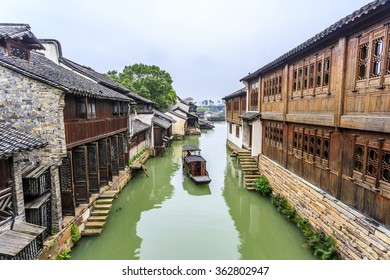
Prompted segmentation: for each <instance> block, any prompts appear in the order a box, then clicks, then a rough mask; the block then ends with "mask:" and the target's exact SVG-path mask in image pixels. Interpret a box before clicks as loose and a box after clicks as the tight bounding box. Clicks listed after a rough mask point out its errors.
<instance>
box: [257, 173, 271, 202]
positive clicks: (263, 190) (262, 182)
mask: <svg viewBox="0 0 390 280" xmlns="http://www.w3.org/2000/svg"><path fill="white" fill-rule="evenodd" d="M253 184H254V186H255V189H256V191H257V192H258V193H259V194H260V195H262V196H265V197H269V196H270V195H271V193H272V188H271V185H270V184H269V181H268V179H267V178H266V177H265V176H264V175H261V176H260V177H259V178H257V179H256V180H255V181H254V182H253Z"/></svg>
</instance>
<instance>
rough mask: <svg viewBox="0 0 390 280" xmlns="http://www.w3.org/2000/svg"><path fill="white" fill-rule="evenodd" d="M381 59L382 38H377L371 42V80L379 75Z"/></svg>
mask: <svg viewBox="0 0 390 280" xmlns="http://www.w3.org/2000/svg"><path fill="white" fill-rule="evenodd" d="M382 59H383V37H381V38H377V39H375V40H373V42H372V56H371V75H370V76H371V78H374V77H378V76H380V75H381V68H382Z"/></svg>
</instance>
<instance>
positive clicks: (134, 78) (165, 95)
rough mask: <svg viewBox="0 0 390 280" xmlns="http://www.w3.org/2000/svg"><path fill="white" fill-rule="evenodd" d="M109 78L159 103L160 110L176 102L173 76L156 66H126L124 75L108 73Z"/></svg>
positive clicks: (115, 72) (114, 72)
mask: <svg viewBox="0 0 390 280" xmlns="http://www.w3.org/2000/svg"><path fill="white" fill-rule="evenodd" d="M106 76H107V77H109V78H110V79H112V80H113V81H115V82H118V83H120V84H121V85H122V86H124V87H126V88H128V89H130V90H131V91H133V92H136V93H138V94H139V95H141V96H143V97H145V98H147V99H150V100H152V101H154V102H156V103H157V106H156V107H157V108H158V109H162V110H164V109H167V108H168V107H169V106H170V105H171V104H174V103H175V102H176V92H175V90H174V89H173V87H172V83H173V80H172V77H171V75H170V74H169V73H168V72H166V71H164V70H162V69H160V68H159V67H158V66H156V65H145V64H142V63H137V64H133V65H130V66H125V68H124V69H123V72H122V73H118V72H117V71H115V70H112V71H108V72H107V74H106Z"/></svg>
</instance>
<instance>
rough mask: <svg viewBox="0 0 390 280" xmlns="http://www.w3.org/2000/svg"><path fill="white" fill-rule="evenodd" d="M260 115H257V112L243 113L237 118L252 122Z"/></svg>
mask: <svg viewBox="0 0 390 280" xmlns="http://www.w3.org/2000/svg"><path fill="white" fill-rule="evenodd" d="M260 115H261V114H260V113H257V112H245V113H243V114H241V115H239V116H238V117H239V118H242V119H244V120H249V121H251V120H254V119H255V118H257V117H259V116H260Z"/></svg>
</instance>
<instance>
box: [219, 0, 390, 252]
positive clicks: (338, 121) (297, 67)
mask: <svg viewBox="0 0 390 280" xmlns="http://www.w3.org/2000/svg"><path fill="white" fill-rule="evenodd" d="M389 23H390V1H385V0H378V1H374V2H372V3H369V4H368V5H366V6H364V7H362V8H361V9H359V10H357V11H355V12H354V13H352V14H351V15H348V16H346V17H344V18H343V19H341V20H340V21H338V22H336V23H335V24H333V25H331V26H330V27H329V28H327V29H325V30H324V31H322V32H320V33H318V34H317V35H315V36H314V37H312V38H310V39H309V40H307V41H306V42H304V43H302V44H301V45H299V46H298V47H296V48H294V49H292V50H291V51H289V52H287V53H285V54H284V55H282V56H280V57H279V58H277V59H275V60H274V61H272V62H270V63H268V64H267V65H265V66H263V67H261V68H260V69H258V70H256V71H255V72H253V73H252V74H249V75H247V76H246V77H244V78H242V80H241V81H242V82H244V83H245V85H246V87H247V89H248V94H247V99H248V100H247V103H248V111H250V112H254V113H258V114H259V116H260V119H261V126H260V127H259V128H258V129H253V131H252V133H253V134H256V135H260V136H261V138H260V139H261V140H260V143H259V144H260V145H261V152H260V153H257V154H259V157H258V159H259V168H260V170H261V171H263V173H265V174H267V175H269V177H270V178H271V181H272V182H274V183H276V182H278V183H279V187H280V185H283V186H282V187H280V190H281V191H283V187H284V186H285V185H288V184H290V185H291V186H290V187H286V189H287V188H289V191H288V192H287V191H286V193H289V194H288V196H289V197H291V198H292V199H294V200H300V201H301V202H302V197H299V195H297V194H295V192H300V190H299V191H298V189H294V185H295V186H296V185H297V183H295V182H296V181H295V182H294V181H289V182H288V180H287V179H284V183H282V182H283V180H281V179H280V178H277V177H280V176H284V175H286V174H290V173H291V174H294V175H297V176H298V177H299V178H300V179H301V180H302V181H303V182H309V183H311V184H313V185H314V186H316V187H318V188H319V189H320V190H321V191H320V193H322V192H324V194H326V196H327V195H330V197H331V198H332V199H336V201H340V203H341V204H342V205H347V206H348V207H350V208H349V209H350V211H351V212H353V211H355V210H357V212H356V213H362V214H363V215H364V216H362V217H365V218H362V217H360V216H359V215H358V214H356V216H359V217H360V218H359V219H361V220H364V221H366V223H367V224H369V225H370V226H372V227H370V230H369V231H372V232H371V233H370V234H375V235H378V236H379V235H381V234H383V236H384V238H382V239H381V241H384V244H390V235H389V232H388V231H387V230H386V229H385V228H386V227H387V228H389V227H390V24H389ZM226 100H227V101H229V98H228V99H226ZM231 103H232V101H230V102H227V105H226V106H227V113H228V114H232V109H231V108H230V107H229V106H231V105H230V104H231ZM237 106H239V105H237ZM237 111H238V110H236V119H235V120H234V121H235V122H237V115H238V112H237ZM257 154H256V155H257ZM276 169H277V170H279V172H284V175H283V174H282V175H281V174H279V175H277V174H275V170H276ZM271 170H272V171H271ZM289 172H290V173H289ZM287 177H288V176H287V175H286V178H287ZM309 185H310V184H306V186H309ZM275 186H276V185H275ZM279 187H277V188H279ZM321 196H322V195H321ZM325 200H326V199H325ZM326 201H327V200H326ZM302 203H303V202H302ZM313 203H318V204H320V203H324V204H323V205H325V206H324V207H325V208H324V210H323V213H322V212H321V211H318V212H319V213H322V215H319V217H320V218H319V219H317V220H316V219H315V218H313V217H311V218H312V220H313V221H316V222H317V225H318V226H319V227H322V228H323V229H325V230H326V231H327V232H329V233H330V234H332V235H335V236H336V237H337V238H338V241H339V242H340V244H341V243H342V242H344V244H343V246H346V244H347V243H348V242H349V241H345V239H343V238H345V237H344V236H343V234H339V232H338V231H336V229H339V228H338V226H337V223H339V224H340V223H342V222H340V221H339V222H336V221H332V222H329V224H328V222H327V220H326V217H325V216H326V213H328V212H327V211H328V210H326V208H327V207H329V208H333V209H332V210H334V209H337V207H336V208H335V206H334V204H333V206H331V204H330V203H329V204H326V203H325V202H324V201H322V202H318V201H317V202H313ZM303 204H304V203H303ZM341 204H340V205H341ZM307 207H310V206H307ZM329 208H328V209H329ZM317 210H318V209H317ZM317 210H313V211H312V214H313V212H314V211H317ZM304 211H307V212H310V211H308V210H307V209H306V210H303V212H304ZM307 212H306V214H307ZM317 214H318V213H317ZM328 215H329V213H328ZM307 216H310V215H309V214H307ZM352 216H353V215H351V217H352ZM324 217H325V218H324ZM339 217H340V216H339ZM341 217H343V216H342V215H341ZM353 217H355V216H353ZM335 219H336V218H335ZM351 219H352V218H351ZM353 219H355V218H353ZM356 219H358V218H356ZM349 221H350V219H345V221H344V222H345V224H348V223H349ZM367 221H370V222H367ZM330 224H332V225H330ZM345 224H343V225H339V227H340V228H343V227H345ZM379 224H381V226H382V227H383V226H384V228H380V227H375V226H374V225H379ZM367 227H368V226H367ZM340 231H341V229H340ZM362 232H364V230H362ZM377 232H378V234H377ZM354 234H355V235H356V231H355V233H354ZM359 234H360V233H359ZM370 234H368V233H367V232H366V233H365V234H363V233H362V235H370ZM339 235H340V236H339ZM345 235H346V236H348V234H347V233H345ZM352 235H353V234H352ZM381 236H382V235H381ZM386 236H387V237H386ZM355 238H356V236H355ZM374 239H375V238H374ZM341 240H342V241H341ZM372 242H374V241H372ZM383 246H385V247H386V246H387V245H383ZM357 247H359V246H357ZM354 249H356V248H354ZM359 250H361V246H360V247H359ZM352 251H353V250H352V249H351V250H350V251H348V250H346V251H345V252H343V253H342V254H343V256H344V257H346V258H365V257H367V258H375V256H378V253H376V255H375V254H374V253H372V252H371V251H370V252H367V251H366V252H363V253H362V251H359V252H358V253H357V252H356V251H354V252H352ZM380 256H381V257H382V258H383V255H380Z"/></svg>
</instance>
